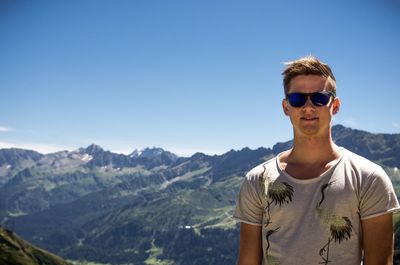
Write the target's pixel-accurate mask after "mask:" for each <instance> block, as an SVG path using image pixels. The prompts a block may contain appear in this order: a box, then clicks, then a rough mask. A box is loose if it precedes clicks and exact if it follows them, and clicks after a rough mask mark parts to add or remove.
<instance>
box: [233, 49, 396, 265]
mask: <svg viewBox="0 0 400 265" xmlns="http://www.w3.org/2000/svg"><path fill="white" fill-rule="evenodd" d="M283 77H284V78H283V83H284V89H285V98H284V99H283V101H282V108H283V112H284V113H285V115H286V116H288V117H289V118H290V121H291V123H292V125H293V133H294V142H293V148H292V149H290V150H287V151H285V152H282V153H281V154H279V155H278V156H277V157H275V158H273V159H271V160H269V161H267V162H265V163H263V164H261V165H259V166H257V167H255V168H254V169H252V170H251V171H250V172H249V173H248V174H247V175H246V178H245V180H244V182H243V184H242V187H241V190H240V194H239V197H238V201H237V205H236V209H235V213H234V218H235V219H237V220H238V221H240V222H241V224H240V247H239V258H238V263H237V264H238V265H253V264H254V265H260V264H263V265H266V264H269V265H271V264H282V265H295V264H296V265H297V264H299V265H309V264H340V265H346V264H349V265H356V264H357V265H359V264H360V263H361V261H362V260H363V264H364V265H384V264H392V256H393V225H392V213H393V212H395V211H398V210H399V203H398V201H397V198H396V195H395V193H394V190H393V186H392V184H391V182H390V180H389V177H388V176H387V175H386V173H385V172H384V171H383V169H382V168H381V167H380V166H378V165H376V164H374V163H372V162H371V161H369V160H367V159H365V158H362V157H360V156H358V155H356V154H354V153H352V152H350V151H348V150H346V149H344V148H342V147H339V146H337V145H336V144H335V143H334V142H333V141H332V136H331V120H332V116H333V115H335V114H337V113H338V111H339V108H340V100H339V98H338V97H336V81H335V77H334V75H333V73H332V71H331V69H330V67H329V66H328V65H326V64H324V63H322V62H320V61H319V60H318V59H316V58H315V57H312V56H309V57H305V58H301V59H299V60H296V61H293V62H290V63H288V64H287V67H286V69H285V70H284V72H283Z"/></svg>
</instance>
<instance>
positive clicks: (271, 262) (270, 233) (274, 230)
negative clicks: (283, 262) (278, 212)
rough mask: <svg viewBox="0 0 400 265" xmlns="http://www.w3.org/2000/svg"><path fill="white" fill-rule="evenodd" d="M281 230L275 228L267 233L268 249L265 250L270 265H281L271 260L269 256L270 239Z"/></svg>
mask: <svg viewBox="0 0 400 265" xmlns="http://www.w3.org/2000/svg"><path fill="white" fill-rule="evenodd" d="M279 228H280V227H278V228H275V229H273V230H268V231H267V232H266V233H265V238H266V240H267V247H266V248H265V255H266V257H267V260H268V264H271V265H275V264H276V265H279V262H277V261H275V260H273V259H272V258H271V256H269V255H268V250H269V247H270V243H269V237H270V236H271V235H272V234H273V233H275V232H276V231H278V230H279Z"/></svg>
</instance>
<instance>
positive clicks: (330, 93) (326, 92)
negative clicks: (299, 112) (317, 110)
mask: <svg viewBox="0 0 400 265" xmlns="http://www.w3.org/2000/svg"><path fill="white" fill-rule="evenodd" d="M292 94H300V95H302V96H303V97H305V99H306V100H305V101H304V103H303V104H302V105H301V106H293V105H292V104H291V103H290V100H289V96H290V95H292ZM316 94H324V95H329V99H328V101H327V103H326V104H322V105H317V104H315V103H314V101H313V97H312V96H313V95H316ZM331 97H333V98H335V97H336V95H335V93H333V92H331V91H319V92H313V93H301V92H292V93H287V94H286V100H287V102H288V103H289V105H290V106H292V107H293V108H301V107H303V106H304V105H305V104H306V103H307V100H308V99H309V98H310V100H311V102H312V104H313V105H314V106H316V107H323V106H326V105H328V104H329V102H330V99H331Z"/></svg>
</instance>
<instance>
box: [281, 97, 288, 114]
mask: <svg viewBox="0 0 400 265" xmlns="http://www.w3.org/2000/svg"><path fill="white" fill-rule="evenodd" d="M282 109H283V113H285V115H286V116H289V107H288V102H287V100H286V99H285V98H284V99H282Z"/></svg>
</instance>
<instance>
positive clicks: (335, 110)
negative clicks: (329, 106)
mask: <svg viewBox="0 0 400 265" xmlns="http://www.w3.org/2000/svg"><path fill="white" fill-rule="evenodd" d="M339 109H340V99H339V98H335V99H334V100H333V110H332V111H333V115H336V114H337V113H338V112H339Z"/></svg>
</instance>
